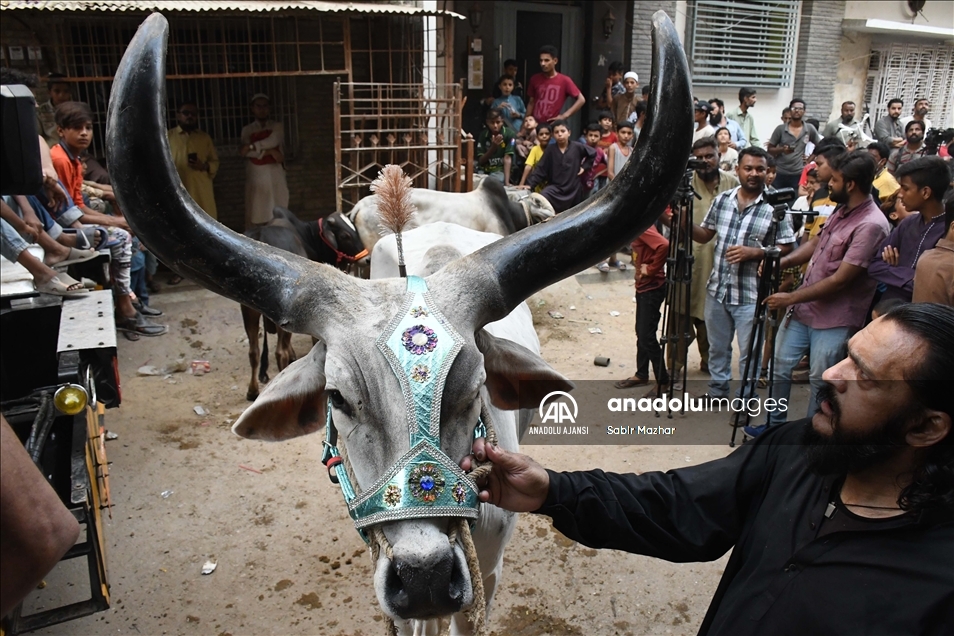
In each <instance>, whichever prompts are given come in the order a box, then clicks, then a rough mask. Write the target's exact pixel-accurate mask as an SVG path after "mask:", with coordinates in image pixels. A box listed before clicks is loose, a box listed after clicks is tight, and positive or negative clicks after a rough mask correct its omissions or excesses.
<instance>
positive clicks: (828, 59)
mask: <svg viewBox="0 0 954 636" xmlns="http://www.w3.org/2000/svg"><path fill="white" fill-rule="evenodd" d="M844 16H845V2H844V0H805V1H804V2H803V3H802V21H801V24H800V25H799V33H798V52H797V57H796V63H795V79H794V83H793V88H794V97H800V98H802V99H804V100H805V108H806V113H805V117H809V118H816V119H818V121H819V122H821V124H822V125H823V126H824V124H825V122H827V121H828V117H829V115H830V114H831V113H832V110H833V102H834V99H833V95H834V91H835V78H836V69H837V68H838V61H839V60H838V58H839V53H840V52H841V38H842V33H841V22H842V19H843V18H844Z"/></svg>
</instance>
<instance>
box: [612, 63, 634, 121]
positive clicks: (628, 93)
mask: <svg viewBox="0 0 954 636" xmlns="http://www.w3.org/2000/svg"><path fill="white" fill-rule="evenodd" d="M638 88H639V75H637V74H636V73H634V72H632V71H630V72H628V73H626V74H625V75H623V89H624V92H623V93H622V94H621V95H617V96H616V97H614V98H613V121H625V120H627V119H629V116H630V114H631V113H632V112H633V111H634V110H636V102H638V101H639V94H638V93H637V90H636V89H638Z"/></svg>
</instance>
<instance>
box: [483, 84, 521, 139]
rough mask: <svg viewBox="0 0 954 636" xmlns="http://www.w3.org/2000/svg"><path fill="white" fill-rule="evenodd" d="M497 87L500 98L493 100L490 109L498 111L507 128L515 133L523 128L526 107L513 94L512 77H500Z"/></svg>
mask: <svg viewBox="0 0 954 636" xmlns="http://www.w3.org/2000/svg"><path fill="white" fill-rule="evenodd" d="M497 86H498V87H499V88H500V97H498V98H497V99H495V100H494V102H493V104H491V105H490V107H491V108H492V109H494V108H496V109H497V110H499V111H500V114H501V116H503V120H504V123H505V124H506V125H507V127H508V128H510V130H513V131H515V132H516V131H518V130H520V129H521V128H523V118H524V116H525V115H526V114H527V107H526V106H525V105H524V103H523V100H522V99H520V98H519V97H517V96H516V95H514V94H513V87H514V79H513V78H512V77H510V76H509V75H503V76H501V78H500V79H499V80H497Z"/></svg>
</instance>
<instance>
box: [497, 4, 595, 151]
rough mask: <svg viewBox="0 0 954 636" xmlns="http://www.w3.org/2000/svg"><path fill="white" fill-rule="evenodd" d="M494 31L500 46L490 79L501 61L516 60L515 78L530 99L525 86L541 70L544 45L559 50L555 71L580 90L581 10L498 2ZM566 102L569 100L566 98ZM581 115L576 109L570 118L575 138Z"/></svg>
mask: <svg viewBox="0 0 954 636" xmlns="http://www.w3.org/2000/svg"><path fill="white" fill-rule="evenodd" d="M494 30H495V34H494V38H495V40H496V41H497V42H498V44H499V47H498V51H497V58H498V59H497V60H495V61H496V68H494V69H493V71H494V73H495V75H494V79H493V81H496V79H497V77H499V76H500V74H501V73H502V72H503V61H504V60H506V59H509V58H513V59H515V60H517V65H518V69H519V70H518V72H517V80H518V81H519V82H520V83H521V84H523V86H524V97H523V101H524V102H527V101H529V95H527V94H526V88H527V85H528V83H529V81H530V78H531V77H532V76H533V75H535V74H536V73H539V72H540V62H539V59H540V47H542V46H544V45H547V44H551V45H553V46H555V47H556V48H557V50H558V51H559V52H560V63H559V65H558V66H557V70H558V71H559V72H561V73H564V74H565V75H568V76H569V77H570V79H572V80H573V83H574V84H576V85H577V87H578V88H580V90H583V88H581V86H582V84H583V10H582V9H580V8H579V7H568V6H564V5H547V4H538V3H530V2H497V3H495V4H494ZM518 34H519V35H518ZM567 103H571V102H569V100H567ZM580 117H581V113H580V112H577V113H576V114H575V115H573V117H571V118H570V122H569V124H570V130H571V131H572V137H573V138H574V139H575V138H576V137H577V136H579V134H580V133H581V130H582V129H581V127H580V121H581V120H580Z"/></svg>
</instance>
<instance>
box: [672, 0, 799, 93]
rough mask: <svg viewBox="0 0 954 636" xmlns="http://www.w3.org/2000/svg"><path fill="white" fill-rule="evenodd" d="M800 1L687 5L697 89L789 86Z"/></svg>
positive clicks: (702, 0) (718, 0)
mask: <svg viewBox="0 0 954 636" xmlns="http://www.w3.org/2000/svg"><path fill="white" fill-rule="evenodd" d="M800 8H801V2H800V0H689V3H688V20H687V23H688V24H689V25H691V27H690V29H689V43H688V44H689V46H688V50H689V59H690V64H691V66H692V81H693V83H694V84H697V85H702V86H705V85H724V84H732V85H741V86H754V87H774V88H779V87H783V86H790V85H791V83H792V72H793V70H794V59H795V46H796V42H795V29H796V26H797V24H798V16H799V13H800V11H799V10H800Z"/></svg>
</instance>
